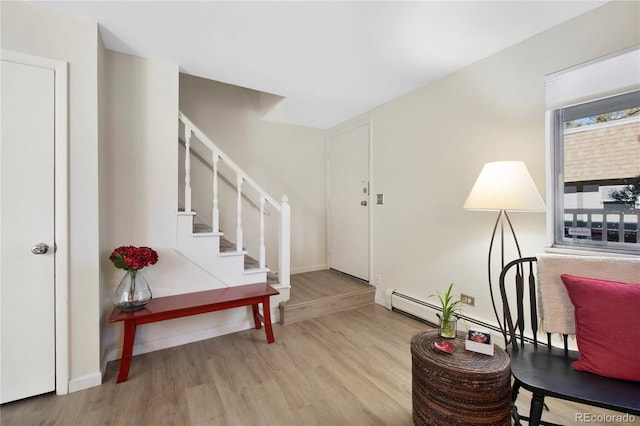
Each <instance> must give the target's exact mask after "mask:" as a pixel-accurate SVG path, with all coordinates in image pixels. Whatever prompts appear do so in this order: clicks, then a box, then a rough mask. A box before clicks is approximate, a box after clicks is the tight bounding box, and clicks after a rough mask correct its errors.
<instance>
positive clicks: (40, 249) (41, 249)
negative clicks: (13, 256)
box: [31, 243, 49, 254]
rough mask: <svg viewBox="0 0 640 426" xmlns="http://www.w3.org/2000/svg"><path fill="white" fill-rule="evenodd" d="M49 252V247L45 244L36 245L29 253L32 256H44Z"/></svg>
mask: <svg viewBox="0 0 640 426" xmlns="http://www.w3.org/2000/svg"><path fill="white" fill-rule="evenodd" d="M48 250H49V246H48V245H46V244H45V243H38V244H36V245H35V246H33V247H31V253H33V254H45V253H46V252H47V251H48Z"/></svg>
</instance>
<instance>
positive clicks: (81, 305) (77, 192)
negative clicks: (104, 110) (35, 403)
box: [1, 2, 101, 391]
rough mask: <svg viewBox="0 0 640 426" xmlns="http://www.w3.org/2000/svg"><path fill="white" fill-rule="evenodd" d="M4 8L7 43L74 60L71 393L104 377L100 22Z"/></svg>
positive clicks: (22, 5) (23, 5)
mask: <svg viewBox="0 0 640 426" xmlns="http://www.w3.org/2000/svg"><path fill="white" fill-rule="evenodd" d="M1 7H2V37H1V38H2V48H4V49H9V50H14V51H17V52H23V53H28V54H32V55H38V56H43V57H49V58H53V59H57V60H61V61H66V62H68V63H69V197H70V199H69V212H70V217H69V244H70V247H69V256H70V262H69V263H70V264H69V277H70V278H69V297H70V300H69V318H70V321H71V324H70V326H69V337H70V339H69V340H70V347H69V357H70V359H69V366H70V383H69V388H70V390H71V391H73V390H77V389H81V388H83V387H88V386H93V385H96V384H99V383H100V379H101V378H100V366H99V361H100V354H99V350H100V343H99V342H100V325H99V315H98V313H99V309H98V306H99V292H100V261H99V255H100V253H99V244H100V241H99V232H98V229H99V226H98V218H99V215H98V192H99V191H98V109H97V105H98V71H97V66H98V37H99V36H98V26H97V24H96V23H95V22H90V21H86V20H82V19H76V18H72V17H68V16H64V15H60V14H58V13H55V12H51V11H49V10H47V9H43V8H40V7H37V6H33V5H30V4H29V3H27V2H2V3H1ZM61 284H63V283H61Z"/></svg>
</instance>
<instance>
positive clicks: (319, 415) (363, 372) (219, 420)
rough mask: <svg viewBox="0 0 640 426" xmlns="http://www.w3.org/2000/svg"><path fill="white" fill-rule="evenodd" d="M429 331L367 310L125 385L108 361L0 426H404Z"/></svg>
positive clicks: (143, 365) (18, 406)
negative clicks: (98, 376) (67, 390)
mask: <svg viewBox="0 0 640 426" xmlns="http://www.w3.org/2000/svg"><path fill="white" fill-rule="evenodd" d="M428 328H429V326H428V325H426V324H424V323H421V322H419V321H416V320H414V319H411V318H408V317H406V316H403V315H401V314H399V313H394V312H389V311H388V310H386V309H385V308H383V307H381V306H379V305H368V306H364V307H360V308H356V309H352V310H349V311H344V312H339V313H336V314H331V315H327V316H324V317H321V318H316V319H311V320H307V321H302V322H299V323H295V324H292V325H287V326H282V325H280V324H275V325H274V332H275V336H276V342H275V343H273V344H267V343H266V341H265V337H264V331H263V330H247V331H243V332H240V333H235V334H231V335H227V336H222V337H217V338H214V339H209V340H204V341H201V342H196V343H191V344H188V345H183V346H180V347H176V348H171V349H165V350H161V351H157V352H153V353H149V354H145V355H140V356H136V357H134V358H133V362H132V365H131V372H130V374H129V380H128V381H127V382H125V383H120V384H116V383H115V379H116V374H117V369H118V362H111V363H109V365H108V367H107V371H106V374H105V377H104V384H103V385H102V386H98V387H95V388H91V389H87V390H84V391H80V392H75V393H72V394H69V395H65V396H55V395H44V396H39V397H34V398H30V399H27V400H23V401H18V402H14V403H9V404H5V405H3V406H2V407H1V409H0V410H1V412H0V423H1V424H2V426H11V425H43V424H48V425H49V424H50V425H188V424H191V425H243V426H248V425H283V426H284V425H407V426H409V425H411V424H412V418H411V355H410V348H409V341H410V339H411V337H412V336H413V335H414V334H416V333H419V332H422V331H425V330H426V329H428ZM521 400H522V401H523V404H522V405H523V406H525V405H527V404H528V399H527V398H522V397H521ZM549 407H550V409H551V410H552V417H548V419H549V420H552V421H555V422H557V423H562V424H574V423H575V421H574V419H575V413H576V412H584V411H589V412H591V413H594V414H602V413H604V411H603V410H594V409H589V408H585V407H583V406H578V405H574V404H568V403H562V402H560V403H558V402H557V401H554V400H549ZM523 409H524V410H525V411H526V408H523ZM545 415H546V414H545ZM636 421H637V422H638V424H640V419H638V420H636ZM591 424H598V423H591ZM600 424H604V423H600Z"/></svg>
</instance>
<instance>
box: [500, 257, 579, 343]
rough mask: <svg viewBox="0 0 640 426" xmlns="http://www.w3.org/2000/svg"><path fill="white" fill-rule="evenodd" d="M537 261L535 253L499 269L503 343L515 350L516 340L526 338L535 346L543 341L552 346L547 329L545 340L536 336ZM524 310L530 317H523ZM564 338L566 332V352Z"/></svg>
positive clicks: (524, 340) (522, 341)
mask: <svg viewBox="0 0 640 426" xmlns="http://www.w3.org/2000/svg"><path fill="white" fill-rule="evenodd" d="M536 262H537V259H536V258H535V257H523V258H521V259H516V260H514V261H512V262H509V263H508V264H507V265H506V266H505V267H504V268H503V269H502V272H501V273H500V295H501V297H502V309H503V315H504V324H505V325H504V330H503V336H504V341H505V347H508V346H509V345H511V346H512V348H513V349H514V350H518V343H519V344H520V346H522V345H524V344H525V342H529V343H532V344H533V345H534V346H537V345H538V343H542V344H544V345H547V346H548V347H549V348H551V334H550V333H546V337H547V341H546V342H544V341H539V339H538V301H537V291H536ZM527 301H528V303H527ZM527 305H528V309H527ZM527 313H528V316H529V321H526V317H527ZM528 331H530V333H528ZM567 338H568V336H567V335H563V343H564V350H565V353H567V352H568V340H567Z"/></svg>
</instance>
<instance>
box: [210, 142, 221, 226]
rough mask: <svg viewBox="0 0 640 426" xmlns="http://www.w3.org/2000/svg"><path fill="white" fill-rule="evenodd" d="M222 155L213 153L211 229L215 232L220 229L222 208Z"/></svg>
mask: <svg viewBox="0 0 640 426" xmlns="http://www.w3.org/2000/svg"><path fill="white" fill-rule="evenodd" d="M219 160H220V156H219V155H218V153H217V152H215V151H214V152H213V153H212V163H213V211H212V218H211V230H212V231H213V232H219V231H220V209H219V208H218V161H219Z"/></svg>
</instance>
